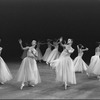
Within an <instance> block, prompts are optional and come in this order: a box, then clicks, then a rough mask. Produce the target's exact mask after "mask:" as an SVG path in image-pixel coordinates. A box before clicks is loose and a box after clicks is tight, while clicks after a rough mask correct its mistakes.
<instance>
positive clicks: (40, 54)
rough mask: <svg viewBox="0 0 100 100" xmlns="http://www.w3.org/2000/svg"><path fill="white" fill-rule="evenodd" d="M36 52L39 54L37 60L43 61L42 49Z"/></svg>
mask: <svg viewBox="0 0 100 100" xmlns="http://www.w3.org/2000/svg"><path fill="white" fill-rule="evenodd" d="M36 50H37V52H38V58H37V60H42V52H41V50H40V48H39V47H37V48H36Z"/></svg>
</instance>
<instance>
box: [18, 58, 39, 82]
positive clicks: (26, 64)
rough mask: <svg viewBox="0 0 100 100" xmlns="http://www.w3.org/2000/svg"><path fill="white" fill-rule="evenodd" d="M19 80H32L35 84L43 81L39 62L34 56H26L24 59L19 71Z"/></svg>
mask: <svg viewBox="0 0 100 100" xmlns="http://www.w3.org/2000/svg"><path fill="white" fill-rule="evenodd" d="M17 81H18V82H27V81H30V82H31V83H33V84H37V83H40V82H41V78H40V74H39V71H38V68H37V63H36V61H35V59H34V58H30V57H26V58H24V59H23V61H22V63H21V65H20V68H19V70H18V73H17Z"/></svg>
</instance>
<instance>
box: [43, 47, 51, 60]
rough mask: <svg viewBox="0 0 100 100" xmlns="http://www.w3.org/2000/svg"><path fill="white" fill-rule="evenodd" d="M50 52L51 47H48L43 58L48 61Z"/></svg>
mask: <svg viewBox="0 0 100 100" xmlns="http://www.w3.org/2000/svg"><path fill="white" fill-rule="evenodd" d="M50 53H51V48H47V49H46V51H45V53H44V56H43V58H42V59H43V61H47V59H48V57H49V55H50Z"/></svg>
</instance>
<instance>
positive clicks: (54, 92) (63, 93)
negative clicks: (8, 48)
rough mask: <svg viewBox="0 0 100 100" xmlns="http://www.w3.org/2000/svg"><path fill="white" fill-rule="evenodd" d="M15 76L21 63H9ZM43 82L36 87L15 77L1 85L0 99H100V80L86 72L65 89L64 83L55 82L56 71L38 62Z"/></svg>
mask: <svg viewBox="0 0 100 100" xmlns="http://www.w3.org/2000/svg"><path fill="white" fill-rule="evenodd" d="M7 65H8V67H9V69H10V70H11V73H12V74H13V76H14V77H15V75H16V73H17V71H18V68H19V66H20V62H19V63H15V62H12V63H7ZM38 68H39V72H40V76H41V79H42V82H41V83H40V84H38V85H36V86H35V87H27V86H26V87H24V88H23V90H20V84H19V83H16V81H15V80H14V79H12V80H11V81H9V82H7V83H5V84H4V85H0V99H100V81H99V80H98V79H97V78H96V77H91V78H88V77H87V76H86V74H85V73H76V79H77V84H76V85H71V87H68V89H67V90H64V87H63V86H62V83H56V82H55V77H56V76H55V71H54V70H53V69H51V68H50V67H49V66H48V65H46V64H45V63H38Z"/></svg>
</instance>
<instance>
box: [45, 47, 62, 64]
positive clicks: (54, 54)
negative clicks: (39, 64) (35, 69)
mask: <svg viewBox="0 0 100 100" xmlns="http://www.w3.org/2000/svg"><path fill="white" fill-rule="evenodd" d="M59 55H60V52H59V51H58V48H55V49H53V50H52V52H51V53H50V55H49V57H48V59H47V61H46V62H47V63H50V62H52V61H53V60H55V59H57V58H59Z"/></svg>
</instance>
